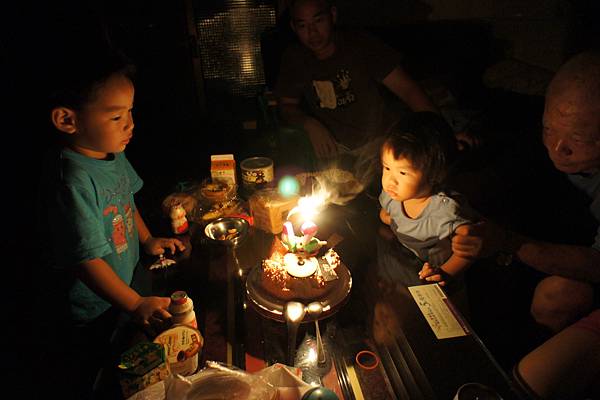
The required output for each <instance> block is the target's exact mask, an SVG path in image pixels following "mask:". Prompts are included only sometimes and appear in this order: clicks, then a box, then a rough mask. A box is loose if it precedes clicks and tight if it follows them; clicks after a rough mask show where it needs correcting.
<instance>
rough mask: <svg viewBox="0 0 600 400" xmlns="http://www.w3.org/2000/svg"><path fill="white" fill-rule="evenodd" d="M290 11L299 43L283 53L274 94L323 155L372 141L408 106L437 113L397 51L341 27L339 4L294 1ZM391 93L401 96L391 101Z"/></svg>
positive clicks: (287, 116) (286, 117) (291, 120)
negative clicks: (387, 98)
mask: <svg viewBox="0 0 600 400" xmlns="http://www.w3.org/2000/svg"><path fill="white" fill-rule="evenodd" d="M290 16H291V21H290V22H291V27H292V29H293V31H294V32H295V33H296V35H297V36H298V39H299V42H300V43H299V44H296V45H292V46H290V47H289V48H288V49H287V50H286V52H285V53H284V55H283V58H282V63H281V68H280V73H279V77H278V81H277V86H276V88H275V92H276V95H277V97H278V99H279V109H280V113H281V117H282V119H283V120H284V121H285V122H287V123H290V124H293V125H298V126H301V127H302V128H303V129H304V131H305V132H306V134H307V135H308V138H309V139H310V142H311V144H312V146H313V148H314V150H315V154H316V156H317V157H318V158H321V159H323V158H331V157H334V156H337V155H339V154H340V152H344V151H349V150H350V151H355V150H357V149H360V148H363V147H364V146H366V145H368V144H369V143H372V142H373V139H374V138H375V137H377V136H378V135H381V134H383V133H384V132H385V131H386V129H387V128H389V127H390V126H391V125H392V124H393V123H394V122H396V121H397V120H398V118H400V117H401V115H402V108H403V107H404V109H406V108H408V109H410V110H412V111H434V112H437V110H436V108H435V106H434V105H433V103H432V102H431V100H430V99H429V98H428V97H427V95H426V94H425V92H424V91H423V90H422V89H421V87H420V86H419V85H418V84H417V82H415V81H414V80H413V79H412V78H410V77H409V76H408V74H407V73H406V72H405V71H404V70H403V68H402V67H401V64H400V55H399V54H398V53H397V52H396V51H395V50H393V49H392V48H390V47H388V46H386V45H385V44H383V43H381V42H380V41H379V40H377V39H375V38H374V37H371V36H370V35H367V34H366V33H362V32H349V31H341V30H335V29H334V25H335V22H336V18H337V10H336V8H335V7H333V6H331V5H330V4H329V3H328V2H327V1H326V0H296V1H292V4H291V6H290ZM386 91H387V92H389V93H391V94H394V95H395V96H397V98H398V99H400V100H402V102H396V103H395V104H394V103H392V104H390V103H389V102H386V101H385V92H386ZM402 103H404V106H402Z"/></svg>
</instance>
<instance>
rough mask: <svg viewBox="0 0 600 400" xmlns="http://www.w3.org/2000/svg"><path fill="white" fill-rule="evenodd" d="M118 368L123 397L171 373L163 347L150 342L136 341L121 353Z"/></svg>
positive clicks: (131, 394)
mask: <svg viewBox="0 0 600 400" xmlns="http://www.w3.org/2000/svg"><path fill="white" fill-rule="evenodd" d="M118 369H119V381H120V383H121V390H122V392H123V396H124V397H125V398H129V397H131V396H133V395H134V394H135V393H137V392H139V391H140V390H143V389H145V388H147V387H148V386H151V385H154V384H155V383H158V382H160V381H163V380H165V379H167V377H168V376H169V375H170V374H171V369H170V368H169V363H168V362H167V356H166V351H165V347H164V346H163V345H162V344H158V343H152V342H141V343H138V344H136V345H135V346H133V347H132V348H130V349H129V350H127V351H126V352H125V353H123V354H121V360H120V363H119V365H118Z"/></svg>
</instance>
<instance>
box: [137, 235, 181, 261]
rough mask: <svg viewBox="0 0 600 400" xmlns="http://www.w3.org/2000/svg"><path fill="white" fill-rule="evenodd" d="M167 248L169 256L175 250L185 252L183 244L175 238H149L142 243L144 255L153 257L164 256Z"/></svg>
mask: <svg viewBox="0 0 600 400" xmlns="http://www.w3.org/2000/svg"><path fill="white" fill-rule="evenodd" d="M167 248H168V249H170V250H171V254H175V251H177V250H179V251H184V250H185V246H184V245H183V243H181V241H180V240H179V239H175V238H155V237H150V238H148V240H146V242H145V243H144V250H146V253H148V254H150V255H153V256H158V255H160V254H164V252H165V249H167Z"/></svg>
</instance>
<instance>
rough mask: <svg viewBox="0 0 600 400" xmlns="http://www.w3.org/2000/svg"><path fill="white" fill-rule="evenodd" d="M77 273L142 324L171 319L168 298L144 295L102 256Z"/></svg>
mask: <svg viewBox="0 0 600 400" xmlns="http://www.w3.org/2000/svg"><path fill="white" fill-rule="evenodd" d="M75 274H76V276H77V277H78V278H79V279H81V281H82V282H83V283H85V284H86V285H87V286H88V287H89V288H90V289H91V290H92V291H93V292H94V293H96V294H97V295H98V296H100V297H102V298H103V299H105V300H106V301H108V302H109V303H110V304H112V305H113V306H115V307H118V308H120V309H121V310H124V311H126V312H128V313H130V314H132V315H133V317H134V319H135V320H136V321H138V322H139V323H141V324H142V325H149V324H150V322H151V319H154V320H155V321H154V322H159V321H164V320H167V319H169V318H171V314H169V312H168V311H167V308H168V307H169V304H170V302H171V300H170V299H169V298H168V297H155V296H150V297H142V296H140V295H139V294H138V293H137V292H136V291H135V290H133V289H132V288H131V287H129V285H127V284H126V283H125V282H123V280H122V279H121V278H119V276H118V275H117V274H116V273H115V272H114V271H113V269H112V268H111V267H110V265H108V264H107V263H106V261H104V260H103V259H101V258H95V259H93V260H89V261H85V262H83V263H81V264H79V265H78V266H77V267H76V269H75Z"/></svg>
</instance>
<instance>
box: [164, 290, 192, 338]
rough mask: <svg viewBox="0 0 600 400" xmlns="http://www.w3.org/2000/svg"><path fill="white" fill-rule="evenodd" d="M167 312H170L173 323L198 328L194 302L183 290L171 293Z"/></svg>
mask: <svg viewBox="0 0 600 400" xmlns="http://www.w3.org/2000/svg"><path fill="white" fill-rule="evenodd" d="M169 313H171V316H172V319H171V321H172V322H173V325H175V324H184V325H188V326H191V327H193V328H196V329H198V322H197V321H196V313H195V312H194V302H193V301H192V299H190V298H189V297H188V295H187V293H186V292H184V291H183V290H178V291H176V292H174V293H173V294H172V295H171V304H170V305H169Z"/></svg>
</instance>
